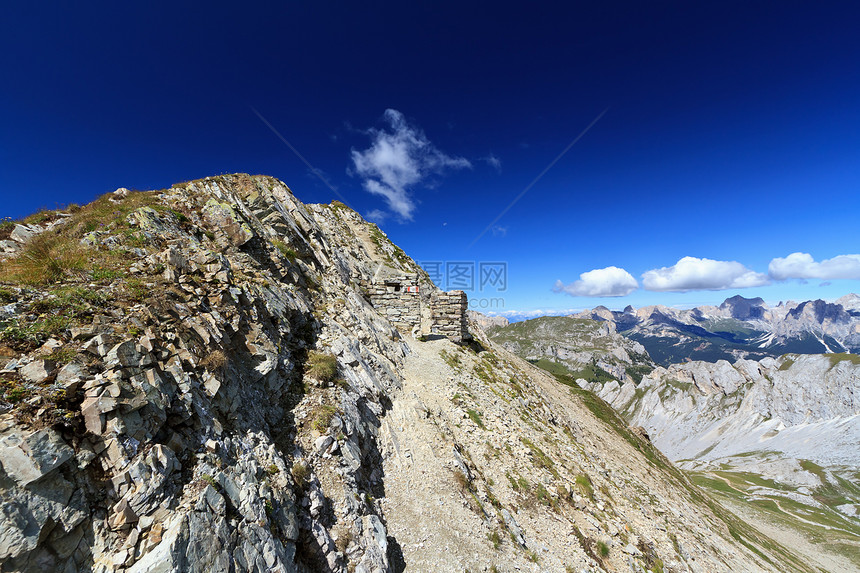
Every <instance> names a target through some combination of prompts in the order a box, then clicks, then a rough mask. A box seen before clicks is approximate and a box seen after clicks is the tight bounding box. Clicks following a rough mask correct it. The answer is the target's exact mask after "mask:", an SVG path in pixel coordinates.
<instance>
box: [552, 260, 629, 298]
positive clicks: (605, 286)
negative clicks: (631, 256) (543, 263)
mask: <svg viewBox="0 0 860 573" xmlns="http://www.w3.org/2000/svg"><path fill="white" fill-rule="evenodd" d="M637 288H639V283H637V282H636V279H634V278H633V275H631V274H630V273H628V272H627V271H625V270H624V269H620V268H618V267H606V268H605V269H594V270H593V271H588V272H587V273H582V274H581V275H579V280H578V281H574V282H572V283H570V284H567V285H566V284H564V283H562V282H561V281H560V280H559V281H555V286H554V287H553V289H552V290H553V292H564V293H567V294H569V295H570V296H601V297H603V296H626V295H628V294H630V293H631V292H633V291H634V290H636V289H637Z"/></svg>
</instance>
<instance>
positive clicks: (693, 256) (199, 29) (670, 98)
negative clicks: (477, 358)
mask: <svg viewBox="0 0 860 573" xmlns="http://www.w3.org/2000/svg"><path fill="white" fill-rule="evenodd" d="M22 4H23V3H22ZM402 4H404V5H398V4H381V3H375V4H371V5H358V4H355V3H342V4H340V3H313V4H310V5H298V4H294V3H284V2H279V3H272V4H258V3H251V2H248V3H242V4H241V5H230V4H219V3H217V2H216V3H206V4H199V5H197V6H193V5H187V6H177V5H176V3H166V2H152V3H147V4H146V5H143V4H141V5H139V6H124V5H118V4H117V3H98V2H96V3H87V5H86V6H81V5H77V4H71V3H68V4H61V5H59V6H55V7H54V8H52V10H51V11H50V12H45V11H44V8H42V7H40V6H38V5H33V6H32V7H31V6H27V5H22V6H7V7H5V8H4V10H5V12H4V18H3V22H2V23H0V54H2V55H0V58H2V63H3V70H4V72H3V87H2V89H0V125H2V126H3V127H2V129H0V173H2V179H0V186H2V194H3V199H4V200H3V204H2V212H0V216H3V215H5V216H11V217H20V216H23V215H26V214H28V213H30V212H32V211H34V210H35V209H37V208H39V207H42V206H47V207H54V206H55V205H57V204H65V203H71V202H77V203H81V202H86V201H89V200H91V199H92V198H94V197H95V196H97V195H99V194H101V193H104V192H106V191H110V190H113V189H115V188H117V187H121V186H123V187H129V188H137V189H152V188H162V187H167V186H170V185H171V184H172V183H174V182H177V181H183V180H188V179H194V178H198V177H204V176H207V175H215V174H219V173H228V172H239V171H241V172H250V173H263V174H268V175H274V176H276V177H278V178H280V179H282V180H284V181H285V182H286V183H287V184H288V185H289V186H290V187H291V189H292V190H293V191H294V193H295V194H296V195H297V196H298V197H299V198H300V199H302V200H303V201H305V202H328V201H331V200H332V199H336V198H340V199H342V200H345V202H346V203H347V204H349V205H350V206H352V207H353V208H355V209H356V210H358V211H359V212H360V213H362V214H364V215H366V216H370V217H373V218H374V219H376V220H377V221H378V222H379V223H380V226H381V227H382V228H383V230H385V231H386V232H387V233H388V234H389V236H390V237H391V238H392V239H393V240H394V241H395V242H396V243H397V244H399V245H400V246H402V247H403V248H404V249H405V250H406V252H407V253H409V254H410V255H411V256H412V257H413V258H415V259H416V260H418V261H421V262H429V263H434V262H435V263H444V264H447V263H474V265H475V273H476V277H475V278H476V287H479V286H480V285H479V282H480V277H479V276H477V274H478V272H479V268H480V265H481V263H485V264H487V265H488V264H489V263H498V262H503V263H505V265H506V271H507V288H506V290H504V291H502V292H500V291H499V290H498V288H497V285H493V284H490V285H485V288H484V289H483V290H481V289H480V288H476V289H475V290H473V291H472V292H470V296H471V297H472V299H473V300H474V301H475V305H476V307H478V308H480V306H481V305H483V306H492V307H495V308H494V310H496V311H513V310H517V311H534V310H547V311H550V310H554V311H556V312H557V311H561V310H564V309H582V308H591V307H593V306H596V305H598V304H603V305H606V306H609V307H611V308H622V307H624V306H626V305H627V304H632V305H634V306H642V305H645V304H667V305H680V306H691V305H696V304H715V303H717V304H718V303H719V302H720V301H722V300H723V299H724V298H726V297H729V296H732V295H735V294H742V295H744V296H748V297H752V296H761V297H762V298H764V299H765V300H766V301H768V302H771V303H776V302H778V301H780V300H789V299H793V300H806V299H811V298H830V299H832V298H836V297H839V296H841V295H843V294H846V293H848V292H858V291H860V256H858V255H857V253H860V246H858V233H857V221H858V220H860V217H858V215H860V206H858V205H860V202H858V195H860V193H858V192H860V135H858V134H860V66H858V62H860V36H858V34H857V33H856V23H857V22H858V21H860V5H858V4H856V3H848V2H831V3H827V4H826V5H824V6H821V5H815V4H813V3H801V2H752V3H750V2H721V3H691V2H677V3H671V2H659V3H642V2H628V3H625V2H616V3H600V5H599V6H598V3H581V4H576V3H564V4H562V3H559V4H541V5H538V6H532V5H529V6H526V5H522V4H505V3H498V2H495V3H458V4H440V5H432V6H431V5H430V4H427V5H412V4H417V3H402ZM601 114H602V115H601ZM264 120H265V121H264ZM595 120H597V121H596V122H595ZM267 124H268V125H267ZM269 126H271V128H274V130H275V131H277V132H278V133H279V134H280V135H281V136H282V137H283V138H284V139H286V140H287V141H288V142H289V143H290V145H291V146H292V147H293V148H294V149H295V150H296V151H297V152H298V153H300V154H301V156H302V157H304V159H305V161H306V162H307V163H305V162H304V161H302V160H301V159H299V157H298V156H297V154H296V153H294V151H293V150H292V149H290V147H288V146H287V145H285V143H284V142H283V141H282V139H281V138H280V137H278V136H277V135H276V134H275V133H274V132H273V130H272V129H270V127H269ZM589 126H591V127H590V128H588V127H589ZM586 128H588V129H587V130H586ZM584 130H586V132H585V133H584V134H583V131H584ZM580 135H581V137H580V138H579V139H578V140H577V137H578V136H580ZM575 140H576V143H575V144H574V145H572V146H570V144H571V143H572V142H574V141H575ZM569 146H570V147H569ZM566 149H567V151H566V152H565V150H566ZM554 161H555V162H554ZM553 162H554V163H553ZM308 164H309V165H311V166H312V169H311V168H309V167H308ZM550 165H551V167H550V168H549V169H548V170H547V167H549V166H550ZM542 173H544V174H543V175H542V176H541V177H539V178H538V176H539V175H541V174H542ZM536 179H537V180H536ZM524 192H525V193H524ZM518 197H521V198H519V199H518V200H516V199H517V198H518ZM515 200H516V201H515ZM506 208H508V209H507V210H506ZM502 213H504V214H503V215H502V216H501V218H498V217H499V215H500V214H502ZM497 218H498V220H496V219H497ZM494 221H495V223H493V222H494ZM491 223H493V224H492V225H491ZM488 227H489V229H488ZM485 229H488V230H487V231H486V232H484V231H485ZM482 233H483V234H482ZM793 253H801V254H798V255H793ZM613 267H614V269H613ZM443 268H444V267H443ZM451 268H452V269H453V268H454V267H451ZM459 268H460V269H461V270H462V267H459ZM486 268H488V269H492V268H496V267H492V266H487V267H486ZM583 273H585V275H584V276H583ZM461 276H462V275H461ZM450 278H451V277H448V276H447V275H446V276H444V277H443V279H442V282H443V283H449V282H453V281H451V280H448V279H450ZM440 286H443V287H445V286H456V284H453V285H446V284H442V285H440ZM631 289H635V290H631ZM595 295H616V296H595ZM481 301H483V302H481Z"/></svg>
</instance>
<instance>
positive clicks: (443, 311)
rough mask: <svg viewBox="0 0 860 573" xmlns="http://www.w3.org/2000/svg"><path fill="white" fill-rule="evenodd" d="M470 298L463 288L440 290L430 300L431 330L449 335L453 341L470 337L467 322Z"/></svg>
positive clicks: (460, 340) (461, 340)
mask: <svg viewBox="0 0 860 573" xmlns="http://www.w3.org/2000/svg"><path fill="white" fill-rule="evenodd" d="M467 306H468V300H467V298H466V293H464V292H463V291H461V290H453V291H450V292H440V293H438V294H434V295H433V297H432V298H431V300H430V312H431V326H430V329H431V332H433V333H434V334H441V335H444V336H447V337H448V338H449V339H450V340H452V341H453V342H463V341H464V340H466V339H468V338H470V336H469V329H468V326H467V323H466V309H467Z"/></svg>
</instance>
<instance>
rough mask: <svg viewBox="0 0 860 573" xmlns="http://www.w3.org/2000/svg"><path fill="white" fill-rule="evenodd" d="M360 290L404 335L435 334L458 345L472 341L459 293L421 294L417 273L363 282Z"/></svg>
mask: <svg viewBox="0 0 860 573" xmlns="http://www.w3.org/2000/svg"><path fill="white" fill-rule="evenodd" d="M362 287H363V288H364V290H365V293H366V294H367V298H368V300H369V302H370V304H371V305H373V307H374V308H375V309H376V310H377V311H378V312H379V313H380V314H381V315H382V316H384V317H385V318H387V319H388V321H389V322H390V323H391V324H392V325H393V326H394V327H395V328H397V329H398V330H399V331H401V332H403V333H410V334H417V335H428V334H438V335H442V336H445V337H447V338H448V339H450V340H451V341H453V342H457V343H461V342H463V341H464V340H469V339H470V338H471V335H470V334H469V329H468V324H467V321H466V309H467V307H468V299H467V298H466V293H465V292H463V291H461V290H454V291H449V292H439V291H433V292H431V293H429V294H426V293H423V292H421V289H420V288H419V281H418V274H417V273H402V274H397V275H391V276H387V277H384V278H377V279H376V280H374V281H363V282H362Z"/></svg>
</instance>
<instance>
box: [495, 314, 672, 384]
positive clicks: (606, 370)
mask: <svg viewBox="0 0 860 573" xmlns="http://www.w3.org/2000/svg"><path fill="white" fill-rule="evenodd" d="M486 330H487V335H488V336H489V337H490V338H491V339H492V340H493V341H494V342H496V343H497V344H500V345H502V346H503V347H504V348H505V349H507V350H508V351H510V352H512V353H514V354H516V355H517V356H519V357H521V358H524V359H526V360H528V361H530V362H532V363H536V364H538V365H539V366H542V367H544V368H545V369H547V370H550V371H556V373H558V372H563V373H565V374H569V375H572V376H574V378H575V377H577V374H580V375H583V376H585V377H587V378H589V379H594V378H595V376H603V377H604V378H606V379H613V378H614V379H616V380H621V381H622V382H625V381H638V380H639V379H641V377H642V374H643V373H646V372H650V371H651V370H653V369H654V366H655V365H654V363H653V362H652V361H651V358H650V356H649V355H648V352H647V351H646V350H645V347H644V346H642V345H641V344H640V343H638V342H636V341H634V340H629V339H627V338H625V337H623V336H621V335H620V334H618V333H617V331H616V330H615V323H614V322H611V321H595V320H590V319H582V318H574V317H567V316H544V317H540V318H533V319H531V320H525V321H522V322H515V323H513V324H505V325H501V326H491V327H490V328H487V329H486ZM559 367H560V368H559Z"/></svg>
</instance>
